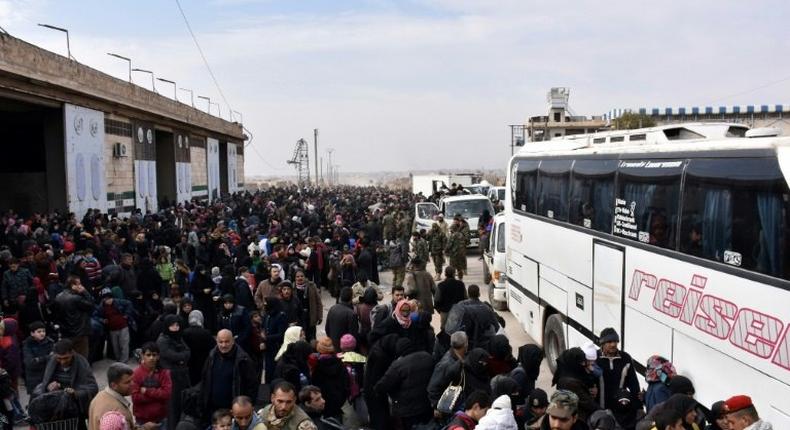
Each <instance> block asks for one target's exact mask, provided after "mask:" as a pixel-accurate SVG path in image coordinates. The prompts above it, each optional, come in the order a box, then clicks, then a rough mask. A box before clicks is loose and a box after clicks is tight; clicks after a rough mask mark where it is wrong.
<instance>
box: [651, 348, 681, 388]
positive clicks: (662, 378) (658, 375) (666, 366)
mask: <svg viewBox="0 0 790 430" xmlns="http://www.w3.org/2000/svg"><path fill="white" fill-rule="evenodd" d="M675 375H677V371H675V366H673V365H672V362H670V361H669V360H667V359H666V358H664V357H662V356H660V355H653V356H650V358H648V359H647V365H646V366H645V380H646V381H647V382H664V383H666V382H667V381H669V380H670V379H672V377H673V376H675Z"/></svg>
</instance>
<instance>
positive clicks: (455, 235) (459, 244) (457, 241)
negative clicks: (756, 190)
mask: <svg viewBox="0 0 790 430" xmlns="http://www.w3.org/2000/svg"><path fill="white" fill-rule="evenodd" d="M466 241H467V238H466V237H465V236H464V234H463V233H462V232H461V227H460V225H459V224H458V223H453V225H452V226H450V237H449V238H448V239H447V248H446V249H445V253H446V254H447V256H448V257H449V258H450V266H453V268H454V269H455V272H456V275H457V278H458V280H459V281H460V280H462V279H463V278H464V273H466Z"/></svg>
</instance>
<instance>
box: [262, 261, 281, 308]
mask: <svg viewBox="0 0 790 430" xmlns="http://www.w3.org/2000/svg"><path fill="white" fill-rule="evenodd" d="M280 272H281V270H280V266H279V265H276V264H272V267H271V269H269V279H264V280H263V281H261V283H260V284H258V289H257V290H255V306H257V307H258V309H261V310H262V309H263V307H264V303H265V301H266V298H267V297H273V296H279V295H280V283H281V282H282V281H283V278H282V277H281V275H280Z"/></svg>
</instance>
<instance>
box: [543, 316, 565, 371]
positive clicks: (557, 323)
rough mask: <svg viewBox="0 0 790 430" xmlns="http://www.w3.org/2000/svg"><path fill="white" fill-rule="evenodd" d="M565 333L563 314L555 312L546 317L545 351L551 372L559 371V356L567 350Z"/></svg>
mask: <svg viewBox="0 0 790 430" xmlns="http://www.w3.org/2000/svg"><path fill="white" fill-rule="evenodd" d="M565 348H566V347H565V334H564V331H563V329H562V316H561V315H559V314H554V315H551V316H549V318H548V319H546V327H545V328H544V329H543V351H544V353H545V354H546V360H547V361H548V365H549V369H551V373H554V372H556V371H557V358H559V356H560V354H562V352H563V351H565Z"/></svg>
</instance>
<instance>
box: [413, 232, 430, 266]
mask: <svg viewBox="0 0 790 430" xmlns="http://www.w3.org/2000/svg"><path fill="white" fill-rule="evenodd" d="M409 250H410V252H409V257H411V259H412V261H415V260H418V261H420V264H421V266H422V267H420V268H419V269H420V270H425V265H426V264H428V256H429V255H430V249H429V245H428V241H427V240H425V239H423V237H422V235H421V234H420V233H419V232H416V231H415V232H413V233H412V234H411V242H409Z"/></svg>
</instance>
